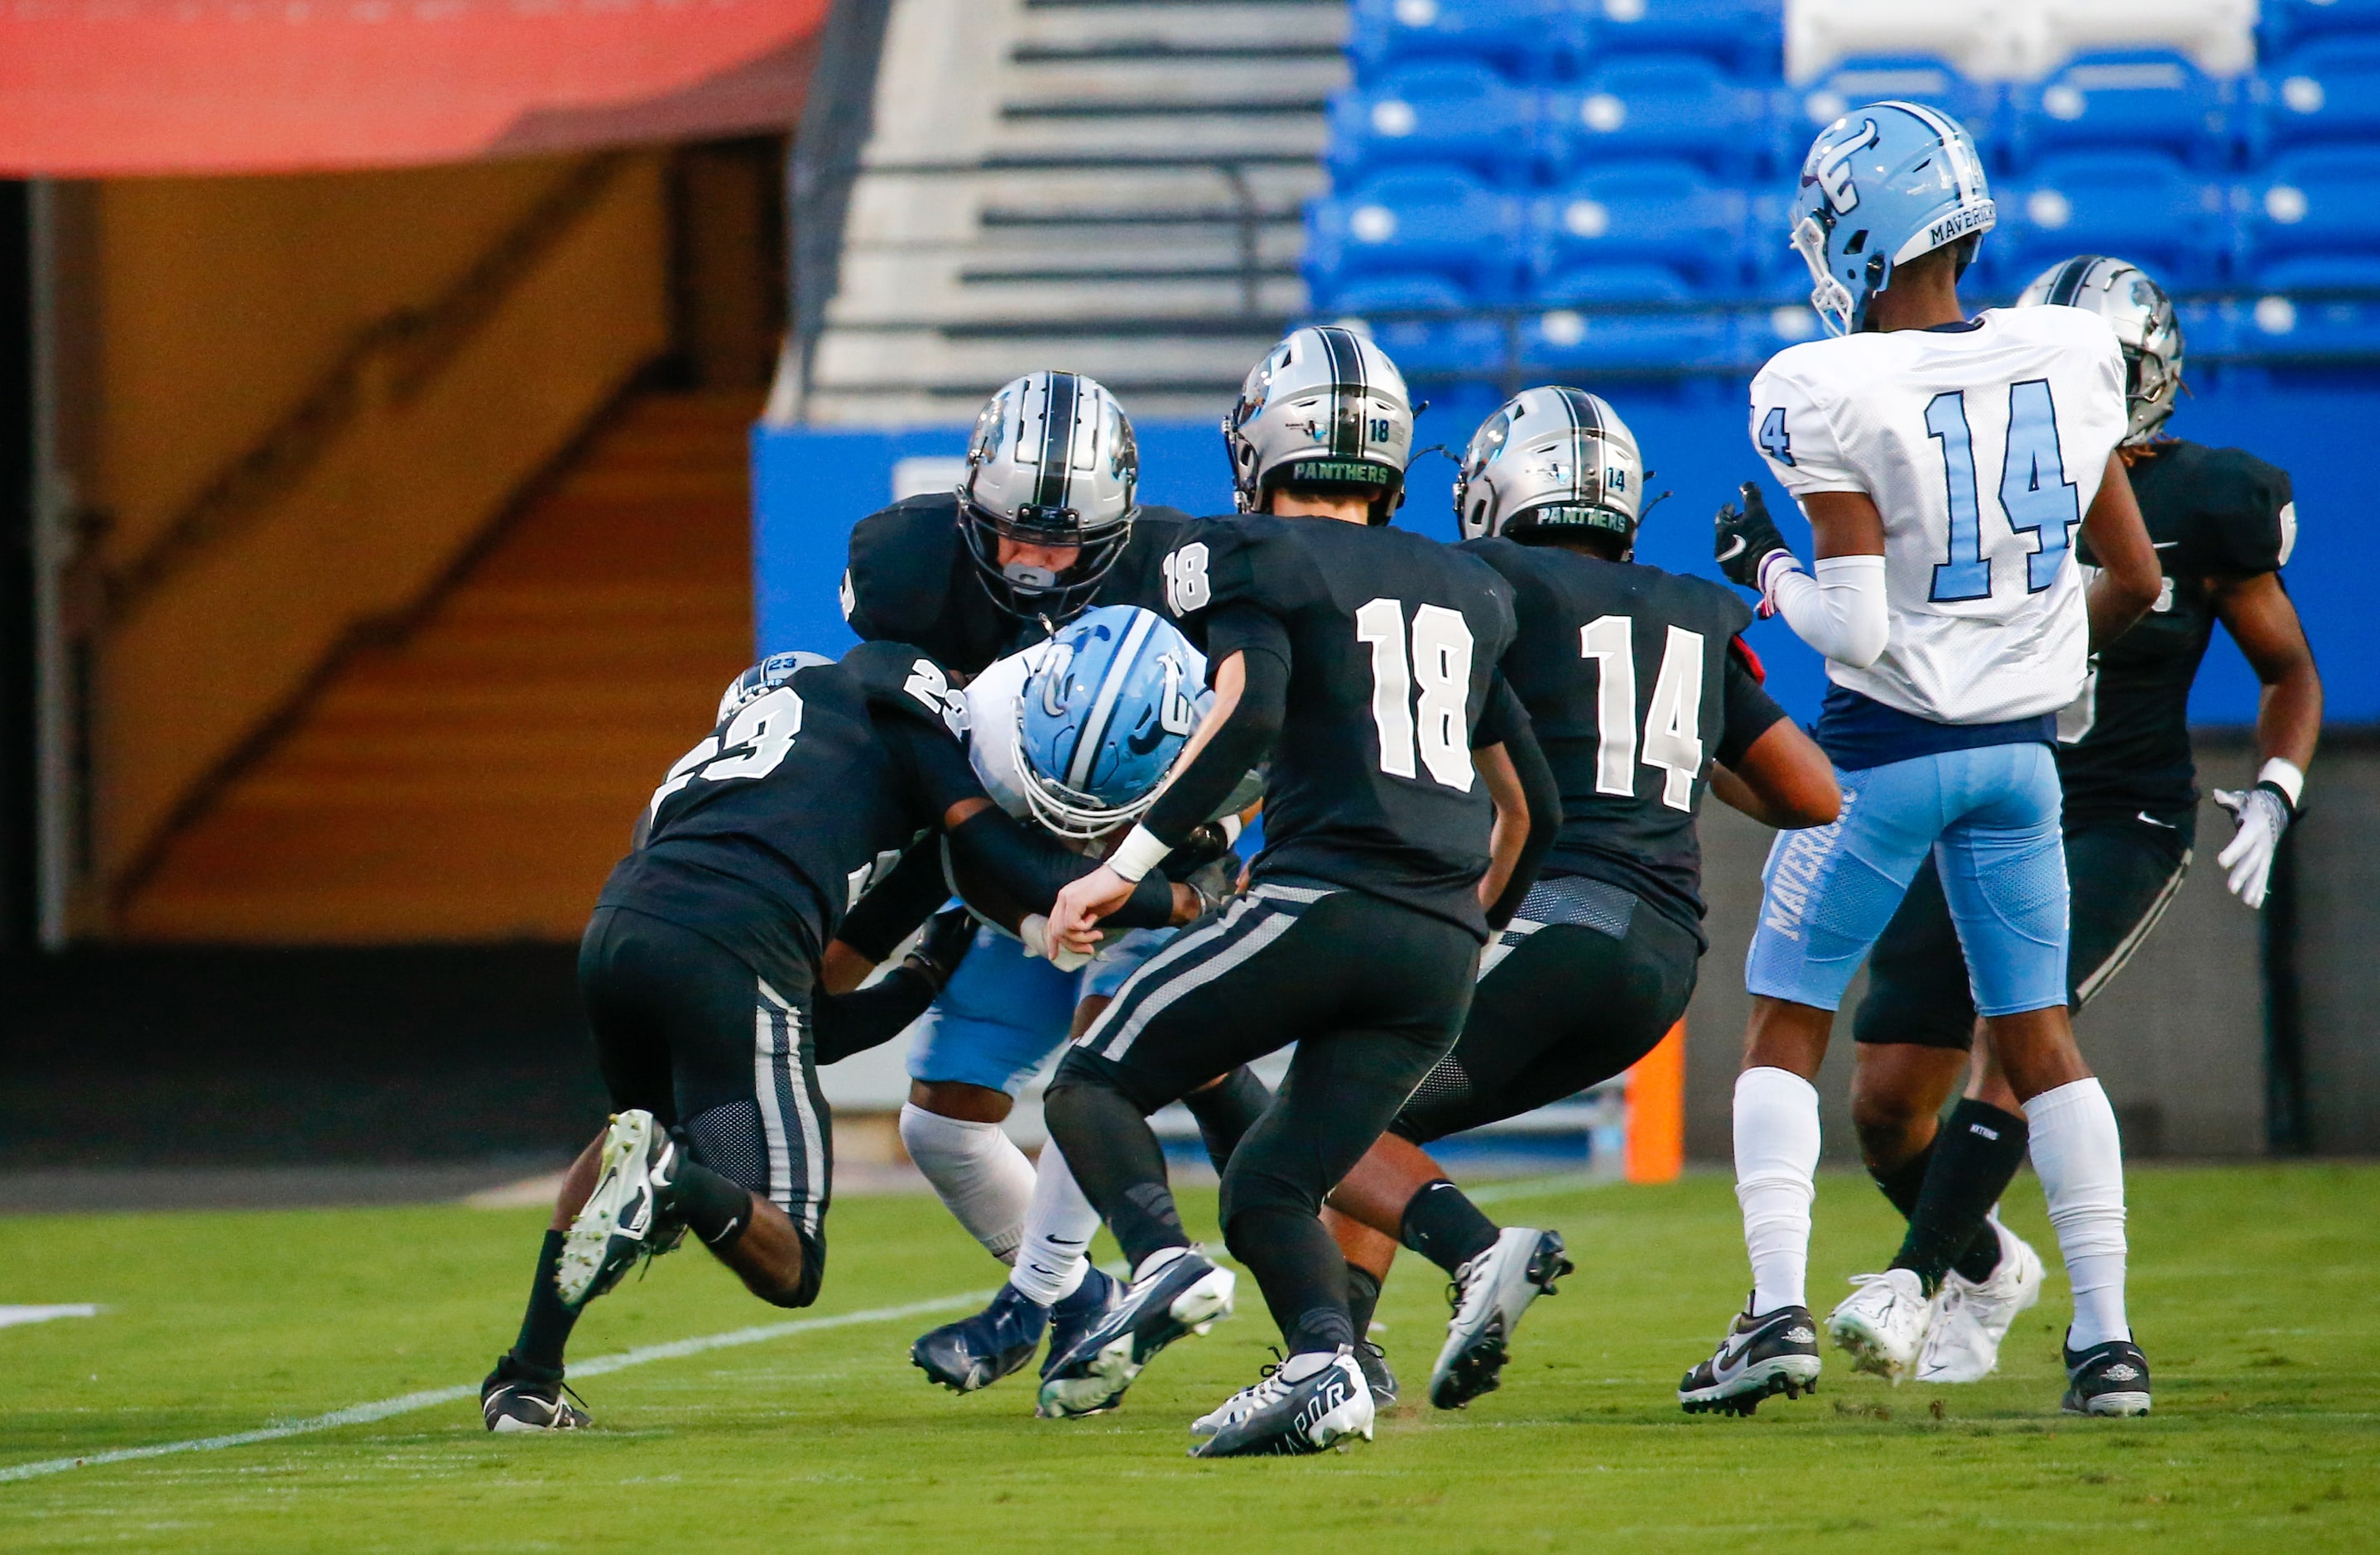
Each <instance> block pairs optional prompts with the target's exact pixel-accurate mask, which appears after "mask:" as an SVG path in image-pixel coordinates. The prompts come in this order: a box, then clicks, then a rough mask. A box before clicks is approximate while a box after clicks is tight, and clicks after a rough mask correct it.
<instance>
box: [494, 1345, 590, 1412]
mask: <svg viewBox="0 0 2380 1555" xmlns="http://www.w3.org/2000/svg"><path fill="white" fill-rule="evenodd" d="M568 1392H570V1390H569V1389H568V1388H567V1387H565V1386H564V1384H563V1381H562V1379H560V1378H559V1377H556V1378H555V1379H553V1380H552V1381H550V1382H548V1381H539V1380H537V1379H534V1378H530V1377H525V1376H522V1375H520V1374H519V1372H518V1369H517V1367H516V1365H515V1363H514V1361H513V1358H512V1356H511V1355H504V1356H503V1357H501V1358H500V1359H498V1360H497V1362H496V1369H495V1370H493V1371H492V1372H490V1373H488V1379H487V1380H486V1381H484V1382H482V1383H480V1419H482V1420H484V1421H485V1422H486V1423H487V1427H488V1429H490V1430H492V1431H578V1430H585V1429H586V1428H587V1427H588V1426H589V1424H590V1423H591V1422H590V1419H589V1415H588V1413H587V1411H585V1410H584V1409H581V1408H579V1407H577V1404H574V1403H571V1402H570V1400H571V1399H577V1398H578V1395H577V1394H576V1393H570V1399H565V1398H564V1397H563V1396H562V1395H563V1394H565V1393H568ZM580 1402H581V1403H583V1402H584V1401H583V1400H581V1401H580Z"/></svg>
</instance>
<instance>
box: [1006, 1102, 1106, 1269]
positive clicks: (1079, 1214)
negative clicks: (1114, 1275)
mask: <svg viewBox="0 0 2380 1555" xmlns="http://www.w3.org/2000/svg"><path fill="white" fill-rule="evenodd" d="M1097 1234H1099V1211H1098V1210H1096V1209H1092V1208H1091V1201H1090V1200H1089V1199H1087V1198H1085V1197H1083V1190H1082V1189H1081V1188H1080V1187H1078V1186H1076V1185H1075V1173H1074V1171H1073V1170H1072V1169H1071V1168H1070V1167H1068V1166H1067V1165H1066V1158H1065V1156H1063V1155H1062V1154H1061V1153H1060V1152H1059V1149H1058V1142H1057V1141H1056V1140H1055V1139H1052V1140H1050V1142H1049V1143H1048V1144H1046V1145H1044V1146H1042V1147H1041V1160H1040V1162H1039V1164H1038V1165H1037V1166H1036V1167H1035V1168H1034V1173H1033V1203H1032V1205H1031V1207H1030V1208H1028V1209H1026V1211H1025V1240H1024V1242H1023V1244H1022V1245H1019V1246H1018V1247H1017V1249H1016V1267H1015V1268H1014V1269H1012V1270H1009V1271H1008V1282H1009V1283H1010V1284H1012V1285H1014V1286H1015V1287H1016V1289H1017V1292H1018V1294H1022V1295H1026V1296H1030V1297H1031V1298H1032V1299H1033V1300H1035V1301H1038V1302H1039V1303H1040V1304H1041V1305H1042V1306H1056V1305H1057V1304H1058V1303H1060V1302H1062V1301H1063V1300H1065V1299H1066V1298H1067V1297H1068V1296H1070V1295H1073V1294H1075V1289H1076V1288H1077V1287H1078V1286H1080V1285H1081V1284H1082V1282H1083V1275H1084V1274H1085V1273H1086V1272H1087V1271H1088V1270H1089V1269H1090V1267H1091V1260H1090V1259H1089V1258H1088V1257H1086V1256H1085V1255H1086V1254H1087V1253H1088V1251H1089V1250H1090V1245H1091V1238H1092V1237H1093V1236H1096V1235H1097Z"/></svg>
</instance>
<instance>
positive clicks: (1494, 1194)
mask: <svg viewBox="0 0 2380 1555" xmlns="http://www.w3.org/2000/svg"><path fill="white" fill-rule="evenodd" d="M1619 1182H1620V1179H1619V1178H1617V1177H1612V1176H1608V1175H1602V1174H1598V1173H1597V1172H1557V1173H1555V1174H1554V1175H1552V1176H1549V1177H1524V1178H1522V1179H1521V1180H1520V1181H1518V1182H1515V1183H1490V1184H1488V1185H1487V1186H1486V1187H1484V1188H1473V1189H1470V1190H1469V1191H1468V1192H1467V1193H1466V1194H1465V1196H1464V1197H1467V1198H1469V1199H1470V1200H1471V1202H1472V1203H1474V1204H1496V1203H1500V1202H1501V1201H1502V1200H1504V1199H1508V1198H1544V1197H1549V1196H1551V1195H1554V1194H1558V1193H1576V1192H1582V1191H1584V1190H1585V1189H1587V1188H1608V1187H1613V1186H1616V1185H1618V1184H1619Z"/></svg>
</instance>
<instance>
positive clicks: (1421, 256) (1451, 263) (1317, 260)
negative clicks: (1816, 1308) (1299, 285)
mask: <svg viewBox="0 0 2380 1555" xmlns="http://www.w3.org/2000/svg"><path fill="white" fill-rule="evenodd" d="M1305 231H1306V243H1305V277H1306V285H1307V286H1308V287H1309V288H1310V290H1311V291H1312V293H1313V296H1314V301H1315V305H1316V306H1317V307H1318V308H1326V309H1327V308H1335V307H1337V306H1338V302H1337V298H1338V295H1339V293H1340V291H1341V290H1342V288H1344V287H1345V286H1347V285H1350V284H1352V283H1353V282H1354V281H1356V280H1358V279H1361V278H1363V277H1365V276H1368V275H1390V274H1394V275H1401V276H1405V277H1415V276H1428V277H1435V278H1437V279H1439V280H1441V281H1444V282H1445V283H1447V284H1448V285H1451V286H1453V287H1455V288H1457V289H1459V290H1460V291H1461V292H1462V293H1463V296H1464V297H1465V298H1467V299H1468V300H1469V301H1470V302H1472V303H1475V304H1480V303H1486V304H1493V303H1498V302H1502V301H1505V300H1507V299H1509V298H1511V297H1512V294H1513V284H1514V282H1515V280H1516V279H1517V270H1518V263H1517V256H1518V255H1519V253H1520V249H1521V237H1522V232H1523V228H1522V221H1521V208H1520V203H1519V201H1518V200H1515V199H1514V198H1513V197H1512V196H1510V195H1504V194H1499V193H1497V192H1496V191H1495V190H1493V189H1490V188H1487V187H1486V186H1485V185H1483V184H1481V183H1480V182H1479V181H1478V180H1477V179H1475V178H1473V177H1471V176H1468V175H1466V174H1463V173H1459V172H1456V171H1454V170H1453V169H1451V168H1412V169H1408V170H1406V171H1403V172H1398V173H1388V174H1383V175H1381V176H1379V177H1378V178H1375V179H1373V180H1372V181H1371V182H1369V183H1367V184H1366V185H1364V186H1363V187H1362V188H1358V189H1356V190H1355V191H1354V193H1352V194H1346V195H1331V196H1326V197H1324V198H1323V199H1320V200H1315V201H1313V202H1312V203H1311V204H1309V205H1308V206H1307V207H1306V213H1305Z"/></svg>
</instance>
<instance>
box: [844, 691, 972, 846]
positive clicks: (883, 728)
mask: <svg viewBox="0 0 2380 1555" xmlns="http://www.w3.org/2000/svg"><path fill="white" fill-rule="evenodd" d="M872 722H873V723H875V725H876V733H877V735H878V737H879V738H880V739H881V740H882V741H883V742H884V747H885V749H887V750H889V751H890V752H892V760H893V764H894V765H895V766H896V767H898V768H899V769H900V770H901V772H902V775H903V776H904V777H905V778H906V779H907V781H908V784H909V790H910V793H911V795H912V796H914V797H915V798H916V800H917V805H918V807H919V808H920V809H921V810H922V811H923V812H924V820H925V824H927V825H933V824H936V823H938V822H940V821H941V818H942V812H943V811H945V810H947V809H949V808H951V807H952V806H953V805H955V804H957V803H958V802H959V801H960V800H962V799H988V798H990V795H987V794H986V793H984V791H983V784H982V782H981V781H980V780H979V779H977V776H976V775H975V769H974V768H973V767H971V766H969V765H968V764H967V759H966V751H965V747H962V746H961V745H960V744H959V742H958V737H957V736H956V735H953V734H952V733H951V732H950V731H949V730H948V729H947V728H945V727H943V726H942V725H941V724H939V723H929V722H928V721H927V720H926V719H924V718H920V717H915V716H912V715H911V714H909V713H907V712H905V711H900V710H898V709H887V708H882V707H880V708H879V709H877V711H876V715H875V717H874V719H873V720H872Z"/></svg>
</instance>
